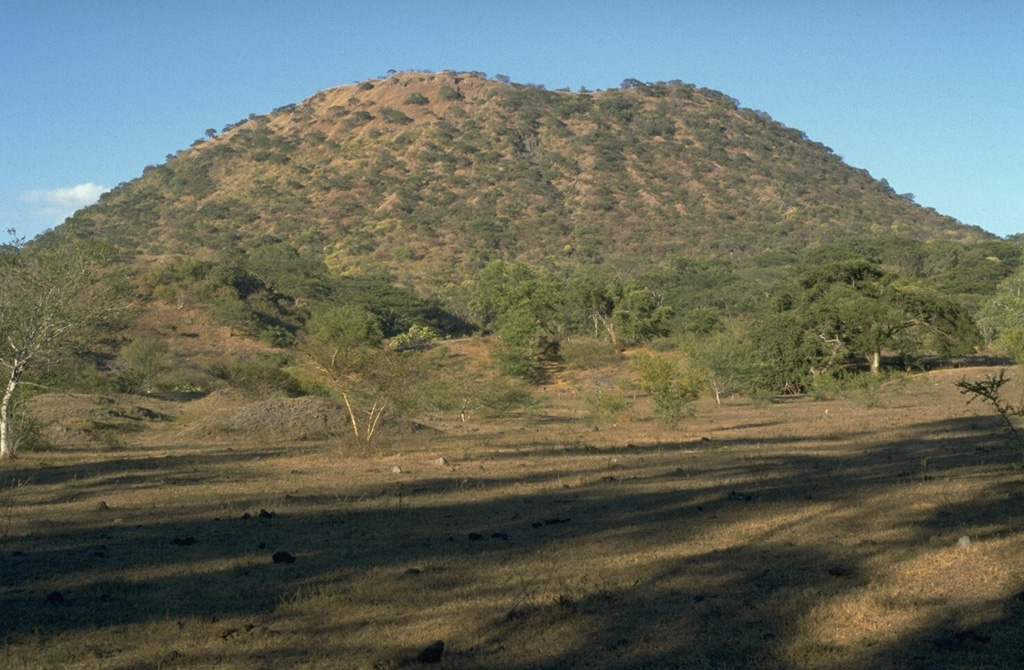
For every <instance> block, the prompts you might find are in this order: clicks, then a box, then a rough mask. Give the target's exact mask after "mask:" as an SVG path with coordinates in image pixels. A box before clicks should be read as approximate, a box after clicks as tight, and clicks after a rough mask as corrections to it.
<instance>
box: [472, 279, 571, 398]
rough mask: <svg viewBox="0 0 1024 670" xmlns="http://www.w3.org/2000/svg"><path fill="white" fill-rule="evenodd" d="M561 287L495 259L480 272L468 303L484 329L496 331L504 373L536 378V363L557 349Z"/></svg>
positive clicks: (496, 351) (497, 353)
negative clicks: (488, 328)
mask: <svg viewBox="0 0 1024 670" xmlns="http://www.w3.org/2000/svg"><path fill="white" fill-rule="evenodd" d="M561 304H562V290H561V286H560V285H559V283H558V282H557V281H556V280H555V279H554V278H553V277H551V275H550V274H548V273H546V272H538V271H535V270H533V269H531V268H530V267H529V266H527V265H524V264H522V263H505V262H503V261H495V262H493V263H491V264H490V265H488V266H487V267H485V268H484V269H483V270H481V272H480V276H479V278H478V279H477V281H476V283H475V284H474V286H473V290H472V297H471V301H470V305H471V307H472V309H473V311H474V312H475V313H476V314H477V315H478V318H479V319H480V321H481V322H482V324H483V325H484V326H485V327H490V328H495V329H496V332H497V335H498V346H497V347H496V348H495V358H496V359H497V362H498V366H499V367H500V368H501V370H502V372H504V373H506V374H510V375H512V376H517V377H524V378H531V377H534V376H535V373H536V369H537V362H538V359H539V358H541V357H542V356H544V355H545V354H546V353H548V352H550V351H552V350H556V349H557V342H558V338H557V336H556V331H557V329H558V325H559V324H558V323H557V317H558V315H559V313H560V309H561Z"/></svg>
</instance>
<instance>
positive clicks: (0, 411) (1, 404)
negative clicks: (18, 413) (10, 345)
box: [0, 369, 21, 458]
mask: <svg viewBox="0 0 1024 670" xmlns="http://www.w3.org/2000/svg"><path fill="white" fill-rule="evenodd" d="M20 377H21V371H20V370H17V369H15V370H14V372H12V373H11V377H10V379H8V380H7V388H5V389H4V397H3V398H2V399H0V458H13V457H14V447H15V444H14V439H13V436H12V435H11V419H12V418H13V417H12V416H11V404H12V403H13V401H14V390H15V389H16V388H18V379H19V378H20Z"/></svg>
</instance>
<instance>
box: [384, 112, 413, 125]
mask: <svg viewBox="0 0 1024 670" xmlns="http://www.w3.org/2000/svg"><path fill="white" fill-rule="evenodd" d="M380 118H382V119H384V120H385V121H387V122H388V123H397V124H398V125H402V126H404V125H406V124H408V123H412V118H410V117H409V116H406V115H405V114H404V113H403V112H400V111H399V110H397V109H392V108H391V107H381V109H380Z"/></svg>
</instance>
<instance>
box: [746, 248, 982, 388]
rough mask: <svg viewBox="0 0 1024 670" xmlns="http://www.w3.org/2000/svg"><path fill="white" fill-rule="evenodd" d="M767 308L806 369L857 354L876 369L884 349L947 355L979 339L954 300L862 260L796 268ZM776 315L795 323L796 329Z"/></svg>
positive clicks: (814, 370) (825, 367)
mask: <svg viewBox="0 0 1024 670" xmlns="http://www.w3.org/2000/svg"><path fill="white" fill-rule="evenodd" d="M774 306H775V309H776V315H775V318H773V319H770V321H772V322H773V325H774V326H775V327H778V328H780V329H781V330H783V331H784V332H786V333H787V334H788V336H790V337H792V338H793V339H794V340H798V341H799V343H798V342H796V341H794V342H791V343H789V344H790V346H793V347H794V349H795V351H798V352H799V353H800V355H801V356H803V357H806V358H807V359H809V360H808V361H807V362H809V364H810V365H809V368H808V371H809V372H810V373H811V374H821V373H824V372H827V371H829V370H831V369H832V368H833V367H834V366H836V365H838V364H840V363H842V362H844V360H845V358H846V357H848V356H851V355H854V356H859V357H863V358H864V359H865V360H866V361H867V362H868V364H869V366H870V369H871V371H872V372H873V373H877V372H878V371H879V369H880V367H881V359H882V352H883V351H885V350H892V351H895V352H897V353H900V354H903V355H919V354H920V353H922V352H925V351H931V352H935V353H938V354H942V355H955V354H962V353H967V352H969V351H971V350H972V349H973V348H974V347H975V346H976V345H977V344H979V342H980V336H979V334H978V332H977V328H976V327H975V325H974V322H973V320H972V319H971V318H970V316H969V315H968V313H967V312H966V310H965V309H964V308H963V307H962V306H961V305H960V304H959V303H958V302H956V301H955V300H953V299H952V298H949V297H946V296H944V295H942V294H940V293H938V292H937V291H934V290H931V289H929V288H927V287H925V286H924V285H923V284H921V283H920V282H915V281H911V280H906V279H903V278H901V277H899V276H898V275H895V274H892V273H888V272H886V271H884V270H883V269H882V268H880V267H879V266H877V265H875V264H873V263H870V262H868V261H866V260H853V261H843V262H838V263H832V264H828V265H821V266H815V267H811V268H804V269H803V270H802V271H801V273H800V276H799V277H798V279H797V281H796V282H795V283H794V284H793V285H792V286H791V287H790V288H789V289H788V290H787V291H784V292H782V293H781V294H780V295H779V296H777V297H776V300H775V304H774ZM784 321H788V322H790V323H793V324H798V330H800V331H803V335H802V336H798V335H797V334H796V333H794V332H793V330H792V326H784V325H783V324H782V323H781V322H784ZM765 338H769V339H777V336H776V335H773V334H765V335H763V336H762V338H761V339H762V341H764V340H765Z"/></svg>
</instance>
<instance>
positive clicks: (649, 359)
mask: <svg viewBox="0 0 1024 670" xmlns="http://www.w3.org/2000/svg"><path fill="white" fill-rule="evenodd" d="M633 364H634V367H635V368H636V372H637V375H638V376H639V381H638V384H637V385H638V386H639V387H640V390H642V391H645V392H647V393H649V394H650V395H651V399H652V400H653V401H654V413H655V415H656V416H657V417H658V419H659V420H661V421H662V422H663V423H665V424H667V425H669V426H675V425H676V424H678V423H679V422H680V421H682V420H683V418H685V417H687V416H689V415H690V411H691V409H690V404H691V403H692V402H693V401H694V400H696V399H697V398H699V397H700V389H701V387H702V386H703V385H704V379H703V378H701V377H700V375H696V374H687V373H685V372H683V370H682V369H681V368H680V365H679V362H678V361H675V360H673V359H671V358H668V357H665V356H655V355H652V354H648V353H640V354H637V355H636V356H635V358H634V360H633Z"/></svg>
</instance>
